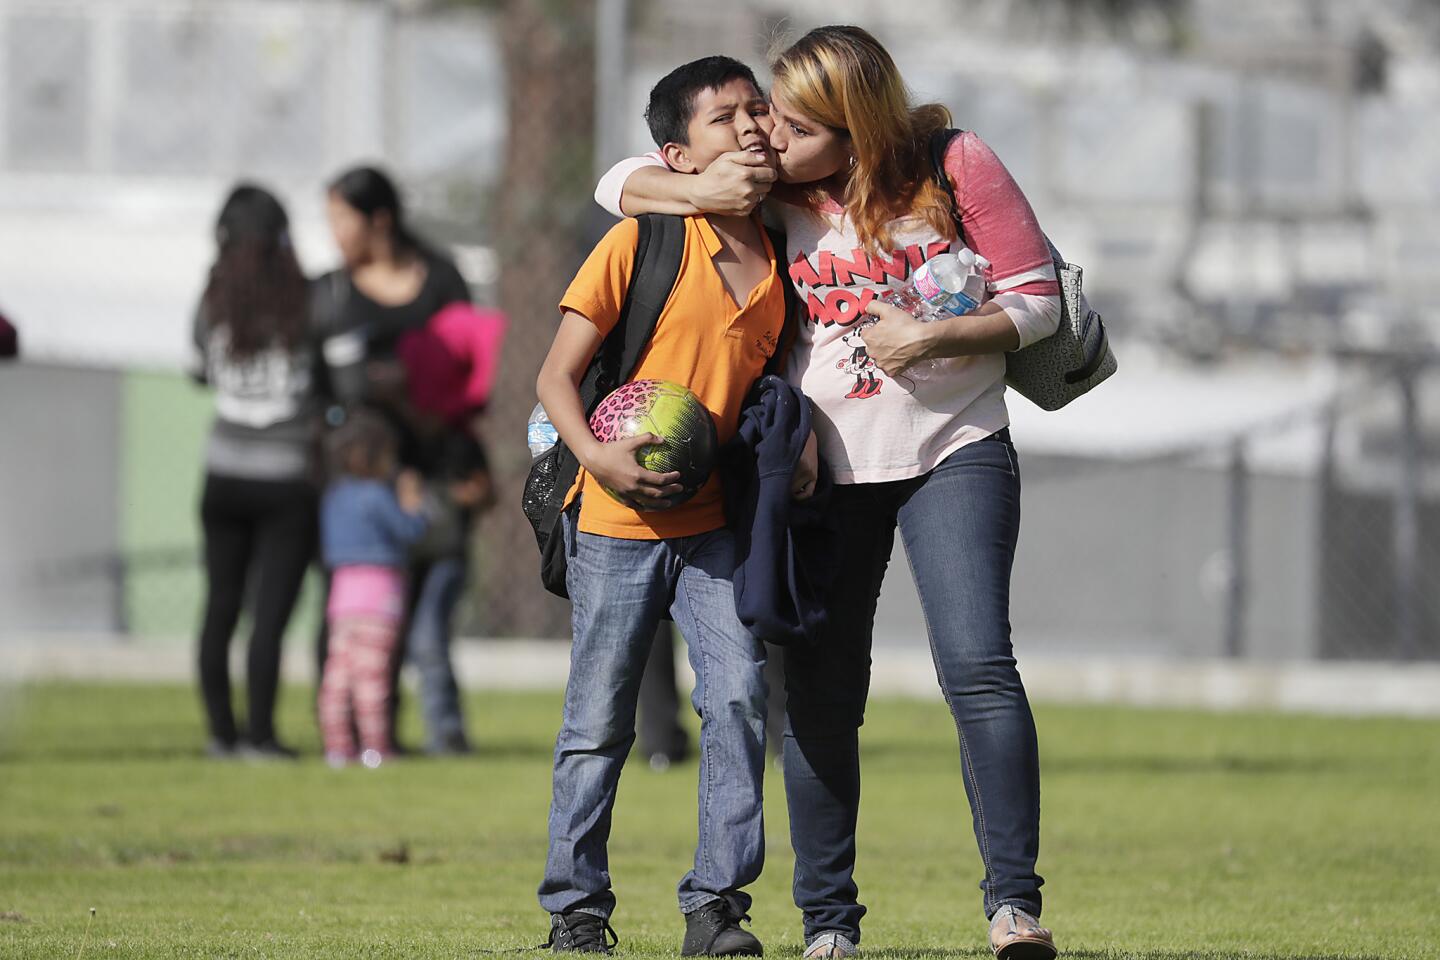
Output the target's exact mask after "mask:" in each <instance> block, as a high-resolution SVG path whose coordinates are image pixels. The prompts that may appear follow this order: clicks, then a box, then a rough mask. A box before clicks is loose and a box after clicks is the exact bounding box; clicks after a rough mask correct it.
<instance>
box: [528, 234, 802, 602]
mask: <svg viewBox="0 0 1440 960" xmlns="http://www.w3.org/2000/svg"><path fill="white" fill-rule="evenodd" d="M635 219H636V221H637V222H638V224H639V236H638V238H637V239H636V241H635V270H634V272H633V273H632V274H631V275H630V289H629V290H628V291H627V292H626V294H625V305H624V306H623V307H622V308H621V310H620V319H619V320H618V321H616V323H615V328H614V329H613V330H611V331H610V333H609V334H607V335H606V337H605V339H604V340H603V341H601V343H600V348H599V349H598V350H596V351H595V358H594V359H593V360H591V361H590V366H589V367H588V368H587V369H586V371H585V376H584V377H582V378H581V380H580V404H581V406H582V407H584V409H585V415H586V416H587V417H588V416H590V414H592V413H594V412H595V408H596V407H597V406H599V404H600V401H601V400H603V399H605V397H607V396H609V394H610V392H611V391H612V390H614V389H615V388H616V387H618V386H620V385H621V384H623V383H625V382H626V381H628V380H629V379H630V375H631V373H633V372H634V370H635V365H636V364H637V363H638V362H639V361H640V354H641V353H643V352H644V350H645V346H646V344H648V343H649V342H650V338H651V336H653V335H654V333H655V324H656V323H657V322H658V321H659V319H660V313H661V311H662V310H664V309H665V303H666V301H668V300H669V299H670V293H671V291H672V290H674V289H675V281H676V279H677V278H678V277H679V275H680V260H681V258H682V256H683V255H684V253H685V218H684V217H679V216H673V215H669V214H658V213H648V214H643V215H641V216H639V217H636V218H635ZM769 233H770V243H771V245H772V246H773V247H774V249H775V266H776V269H777V270H778V271H779V273H780V282H781V283H782V284H783V285H784V287H783V288H784V291H785V326H784V329H783V331H782V333H781V337H780V344H779V345H778V346H777V347H776V350H775V353H774V354H773V355H772V356H771V358H770V360H769V361H768V362H767V363H766V364H765V371H764V372H765V373H774V372H776V371H777V370H778V369H779V366H780V359H781V357H782V356H783V355H784V353H785V349H786V348H787V347H788V346H789V344H790V343H791V341H792V340H793V339H794V334H795V332H796V331H797V330H798V329H799V313H798V311H799V307H800V302H799V297H798V296H796V294H795V289H794V286H793V285H792V284H791V283H790V278H789V277H788V276H787V275H786V272H785V238H784V235H782V234H780V233H778V232H777V231H774V230H771V231H769ZM579 472H580V461H579V460H578V459H576V457H575V454H573V453H572V452H571V451H570V448H569V447H567V446H565V441H563V440H558V439H557V440H556V441H555V445H554V446H553V447H551V448H550V449H549V450H547V451H545V453H543V454H541V455H540V456H539V457H538V458H536V460H535V462H534V463H532V464H531V465H530V473H529V475H528V476H526V478H525V490H524V494H523V497H522V499H521V509H523V510H524V511H525V518H526V519H527V520H529V521H530V526H531V527H532V528H533V529H534V531H535V543H536V545H537V546H538V547H539V548H540V579H541V581H542V582H543V583H544V584H545V589H546V590H549V591H550V592H551V593H553V594H555V595H556V596H559V597H566V598H568V597H569V596H570V594H569V592H568V591H567V590H566V588H565V571H566V568H567V566H568V563H567V557H566V555H565V537H564V535H563V533H562V531H561V517H562V515H563V514H564V512H565V496H566V494H568V493H569V492H570V488H571V487H573V486H574V485H575V477H576V475H577V474H578V473H579Z"/></svg>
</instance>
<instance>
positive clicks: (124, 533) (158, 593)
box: [119, 373, 317, 643]
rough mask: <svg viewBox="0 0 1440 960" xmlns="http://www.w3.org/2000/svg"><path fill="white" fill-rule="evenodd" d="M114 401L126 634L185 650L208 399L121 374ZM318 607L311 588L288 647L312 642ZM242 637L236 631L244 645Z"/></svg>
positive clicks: (180, 383) (191, 630)
mask: <svg viewBox="0 0 1440 960" xmlns="http://www.w3.org/2000/svg"><path fill="white" fill-rule="evenodd" d="M120 395H121V401H120V402H121V404H122V408H123V410H122V415H121V418H120V429H121V444H120V450H121V455H120V460H121V462H120V467H119V473H120V491H119V497H120V500H119V504H120V507H119V512H120V544H121V549H122V551H123V552H124V554H125V555H126V556H127V557H128V558H129V559H130V564H129V574H128V577H127V581H126V598H125V599H126V613H127V616H128V619H129V627H130V631H131V632H132V633H133V634H135V635H136V636H139V637H143V638H147V639H156V640H165V641H174V642H181V641H184V642H189V641H191V640H192V639H193V637H194V635H195V632H196V630H197V629H198V626H199V623H200V605H201V603H202V601H203V599H204V578H203V577H202V575H201V569H200V556H201V554H200V543H201V535H200V514H199V511H200V488H201V483H202V480H203V456H204V448H205V437H206V433H207V431H208V430H209V427H210V418H211V415H212V409H213V406H212V402H211V398H210V394H209V393H208V392H207V391H206V390H205V389H204V388H202V387H199V386H197V385H196V384H195V383H193V382H192V381H191V380H189V379H188V378H187V377H183V376H180V375H177V374H169V373H127V374H126V375H125V379H124V384H123V386H122V388H121V392H120ZM312 580H313V576H312ZM316 605H317V601H316V599H315V591H314V584H313V582H312V583H309V584H307V587H306V591H305V594H304V595H303V596H302V597H301V599H300V604H299V606H298V608H297V610H296V616H295V618H294V619H293V620H292V621H291V630H290V637H289V642H291V643H295V642H302V643H308V642H309V641H308V638H310V637H313V636H314V631H315V627H316V613H317V611H316V609H315V608H316ZM245 629H246V628H245V626H244V624H243V623H242V625H241V630H240V635H241V636H242V637H243V636H244V635H245ZM301 637H303V638H304V639H300V638H301Z"/></svg>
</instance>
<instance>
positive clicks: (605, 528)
mask: <svg viewBox="0 0 1440 960" xmlns="http://www.w3.org/2000/svg"><path fill="white" fill-rule="evenodd" d="M756 226H757V228H758V227H759V220H758V219H757V220H756ZM638 236H639V225H638V224H637V223H636V221H634V220H632V219H626V220H622V221H620V222H619V223H618V224H616V225H615V226H614V227H613V228H611V230H610V232H609V233H607V234H606V235H605V238H604V239H603V240H601V241H600V243H599V244H598V245H597V246H596V247H595V249H594V250H593V251H591V253H590V256H589V258H587V259H586V261H585V265H584V266H582V267H581V268H580V272H579V273H577V274H576V275H575V279H574V280H573V281H571V283H570V289H568V290H566V291H565V297H564V299H562V300H561V301H560V309H561V310H573V311H575V312H576V313H578V314H580V315H581V316H583V317H585V318H586V319H587V320H589V321H590V322H591V323H593V324H595V328H596V329H597V330H599V331H600V334H601V335H602V336H604V335H606V334H608V333H609V332H610V331H611V330H612V329H614V327H615V324H616V322H617V321H618V320H619V319H620V310H621V307H623V306H624V304H625V294H626V292H627V291H628V290H629V289H630V276H631V273H632V271H633V270H634V269H635V241H636V239H637V238H638ZM760 236H761V238H762V241H763V242H764V244H765V253H766V255H767V256H768V257H769V258H770V262H771V264H772V266H773V264H774V262H775V251H774V249H772V247H771V245H770V238H769V237H768V236H767V235H766V234H765V232H764V231H763V230H761V232H760ZM722 249H723V248H722V246H721V242H720V238H719V237H718V236H716V234H715V228H714V227H712V226H711V225H710V221H709V220H707V219H706V218H705V217H687V218H686V220H685V252H684V254H683V255H682V256H681V259H680V274H679V276H678V277H677V278H676V280H675V288H674V289H673V290H672V291H671V292H670V299H669V300H667V301H666V302H665V308H664V309H663V310H661V312H660V319H659V321H658V322H657V323H656V325H655V335H654V336H653V337H651V338H650V343H649V345H648V346H647V347H646V348H645V351H644V352H643V353H641V355H640V361H639V363H638V364H636V367H635V370H634V372H633V373H632V374H631V379H632V380H649V379H656V380H670V381H673V382H675V383H679V384H683V385H684V386H687V387H689V388H690V389H691V390H692V391H693V392H694V393H695V395H696V396H697V397H699V398H700V402H701V403H703V404H705V407H706V409H708V410H709V411H710V415H711V416H712V417H714V419H715V431H716V434H717V435H718V437H719V440H720V442H721V443H722V444H723V443H725V442H726V441H728V440H729V439H730V438H731V437H733V436H734V435H735V431H736V430H738V429H739V425H740V405H741V404H742V403H743V402H744V400H745V395H746V394H747V393H748V392H749V391H750V387H751V386H752V385H753V384H754V383H755V381H756V379H758V378H759V376H760V374H761V373H762V372H763V370H764V367H765V361H766V360H768V359H769V358H770V355H771V354H772V353H774V352H775V349H776V346H777V345H778V344H779V342H780V332H781V329H782V328H783V326H784V323H785V290H784V288H783V287H781V286H780V283H781V281H780V279H779V277H778V275H777V273H776V272H775V271H774V270H773V269H772V270H771V272H770V275H769V276H768V277H766V278H765V279H764V280H762V281H760V282H759V283H758V284H756V286H755V289H754V290H752V291H751V292H750V296H749V298H748V299H747V300H746V302H745V303H744V304H736V302H735V299H734V298H733V297H731V295H730V292H729V291H728V290H727V289H726V288H725V283H724V281H722V280H721V279H720V273H719V271H718V270H716V268H715V263H714V259H713V258H714V257H715V256H716V255H717V254H718V253H720V251H721V250H722ZM580 493H584V494H585V497H584V499H583V500H582V501H581V504H580V523H579V528H580V530H582V531H583V532H585V533H596V534H600V535H602V536H606V537H616V538H619V539H622V540H660V539H668V538H670V537H689V536H694V535H695V534H698V533H707V532H709V531H711V530H718V529H719V528H720V527H723V526H724V525H725V509H724V503H723V500H722V497H721V491H720V477H719V475H718V473H712V474H711V475H710V479H709V481H708V482H707V483H706V484H705V486H703V487H701V488H700V492H699V493H697V494H695V496H694V497H692V498H691V499H690V500H688V501H686V502H685V503H682V504H681V505H680V506H678V507H671V508H670V509H668V510H654V511H648V510H647V511H641V510H635V509H632V508H630V507H627V506H625V505H624V504H622V503H620V502H618V501H617V500H615V499H614V498H613V497H611V496H610V495H609V494H607V493H606V492H605V491H604V490H601V489H600V486H599V484H597V483H595V481H594V480H593V479H591V478H590V477H589V475H588V474H587V473H586V471H585V470H584V469H583V468H582V469H581V471H580V476H579V479H577V480H576V482H575V487H574V488H573V489H572V490H571V491H570V499H571V500H573V499H574V497H575V496H576V495H577V494H580Z"/></svg>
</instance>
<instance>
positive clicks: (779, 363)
mask: <svg viewBox="0 0 1440 960" xmlns="http://www.w3.org/2000/svg"><path fill="white" fill-rule="evenodd" d="M765 232H766V234H768V235H769V237H770V249H772V250H773V251H775V273H776V275H777V277H778V278H779V280H780V288H781V289H782V290H784V291H785V322H784V324H783V326H781V328H780V341H779V342H778V343H777V344H775V352H774V353H772V354H770V359H768V360H766V361H765V370H764V373H762V374H761V375H762V376H765V375H774V376H779V375H780V372H781V368H782V367H783V365H784V363H785V355H786V353H787V352H789V350H790V347H791V345H792V344H794V342H795V338H796V337H797V336H799V335H800V324H801V323H803V322H804V319H805V318H804V317H803V316H801V313H800V311H801V309H802V304H801V303H800V292H799V291H798V290H796V289H795V284H793V283H791V282H790V277H789V276H788V271H787V270H786V268H785V250H786V240H785V232H784V231H783V230H775V229H773V228H771V227H766V228H765Z"/></svg>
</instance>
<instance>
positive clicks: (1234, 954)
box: [778, 947, 1382, 960]
mask: <svg viewBox="0 0 1440 960" xmlns="http://www.w3.org/2000/svg"><path fill="white" fill-rule="evenodd" d="M778 952H779V953H781V954H785V955H791V954H793V955H795V956H799V954H800V950H799V948H798V947H797V948H794V949H793V951H791V950H781V951H778ZM990 955H991V954H990V951H989V950H986V949H984V948H974V949H969V950H956V949H948V950H946V949H924V948H920V947H882V948H879V949H875V950H869V949H867V950H866V951H865V953H864V956H866V957H869V958H872V960H932V958H942V960H943V958H957V960H958V958H962V957H967V958H968V957H982V958H988V957H990ZM1060 956H1061V957H1062V958H1064V960H1382V958H1380V957H1378V956H1373V955H1368V954H1358V953H1344V954H1340V953H1250V952H1246V951H1235V950H1126V949H1125V948H1123V947H1117V948H1115V949H1114V950H1062V951H1061V954H1060Z"/></svg>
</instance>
